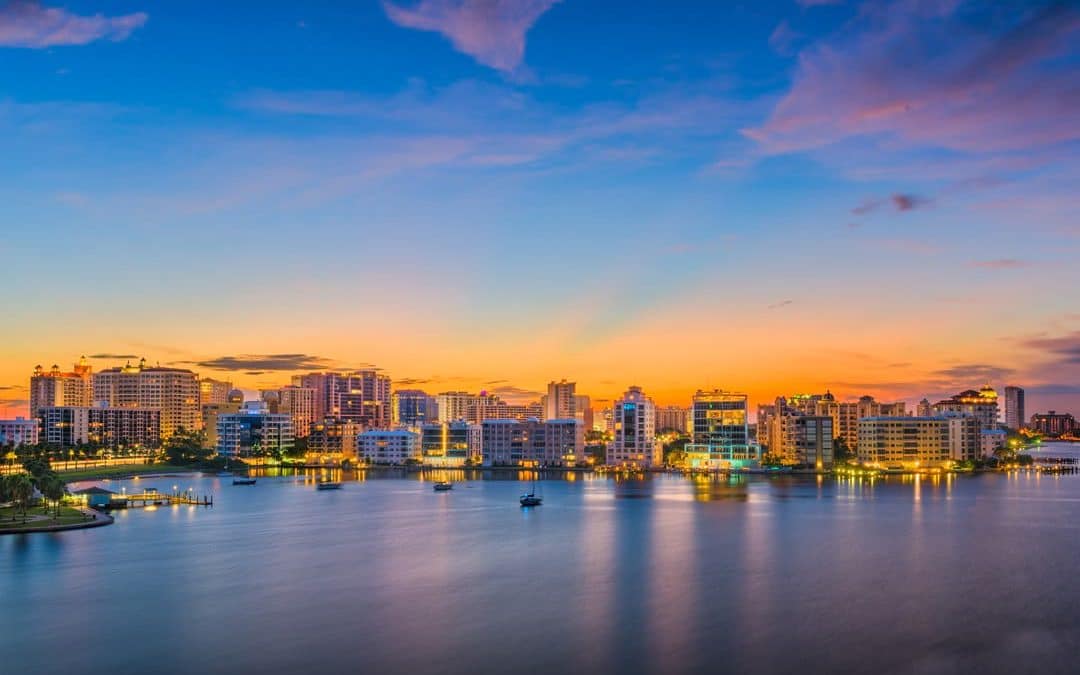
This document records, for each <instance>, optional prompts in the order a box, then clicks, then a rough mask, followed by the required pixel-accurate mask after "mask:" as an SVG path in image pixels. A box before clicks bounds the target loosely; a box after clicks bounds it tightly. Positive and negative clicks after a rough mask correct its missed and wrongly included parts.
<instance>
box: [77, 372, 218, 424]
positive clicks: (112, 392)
mask: <svg viewBox="0 0 1080 675" xmlns="http://www.w3.org/2000/svg"><path fill="white" fill-rule="evenodd" d="M93 392H94V402H95V403H94V405H95V406H106V407H109V408H152V409H157V410H160V411H161V437H162V439H167V438H169V437H170V436H172V435H173V434H174V433H176V431H177V430H178V429H181V428H182V429H187V430H188V431H195V430H198V429H201V428H202V410H201V407H200V405H199V395H200V392H199V378H198V376H197V375H196V374H195V373H193V372H191V371H190V370H186V369H183V368H164V367H161V366H147V365H146V359H141V360H140V361H139V364H138V365H136V366H133V365H131V363H130V362H129V363H127V364H126V365H124V366H123V367H118V368H109V369H106V370H103V371H101V372H99V373H95V374H94V385H93Z"/></svg>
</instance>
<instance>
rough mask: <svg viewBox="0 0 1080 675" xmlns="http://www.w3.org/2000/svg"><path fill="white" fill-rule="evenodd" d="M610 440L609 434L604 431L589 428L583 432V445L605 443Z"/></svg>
mask: <svg viewBox="0 0 1080 675" xmlns="http://www.w3.org/2000/svg"><path fill="white" fill-rule="evenodd" d="M610 440H611V434H609V433H608V432H606V431H597V430H596V429H589V430H588V431H586V432H585V445H599V444H600V443H607V442H608V441H610Z"/></svg>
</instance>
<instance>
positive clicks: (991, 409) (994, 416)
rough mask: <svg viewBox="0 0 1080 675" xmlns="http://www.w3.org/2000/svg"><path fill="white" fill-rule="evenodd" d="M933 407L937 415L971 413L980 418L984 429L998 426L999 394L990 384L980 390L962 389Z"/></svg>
mask: <svg viewBox="0 0 1080 675" xmlns="http://www.w3.org/2000/svg"><path fill="white" fill-rule="evenodd" d="M931 408H932V410H933V412H934V414H935V415H942V414H945V413H955V414H960V415H971V416H972V417H975V418H977V419H978V420H979V423H980V424H981V425H982V428H983V429H996V428H997V426H998V395H997V392H996V391H994V389H993V387H991V386H990V385H986V386H985V387H983V388H982V389H979V390H978V391H976V390H974V389H968V390H966V391H962V392H960V393H959V394H957V395H955V396H953V397H952V398H947V399H945V400H942V401H938V402H937V403H935V404H934V405H933V406H931Z"/></svg>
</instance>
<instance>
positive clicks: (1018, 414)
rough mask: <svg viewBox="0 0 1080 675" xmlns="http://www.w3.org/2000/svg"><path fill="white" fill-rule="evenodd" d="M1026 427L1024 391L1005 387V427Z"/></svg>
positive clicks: (1018, 388) (1019, 388)
mask: <svg viewBox="0 0 1080 675" xmlns="http://www.w3.org/2000/svg"><path fill="white" fill-rule="evenodd" d="M1026 425H1027V416H1026V415H1025V414H1024V390H1023V389H1022V388H1021V387H1005V426H1007V427H1009V428H1010V429H1020V428H1021V427H1024V426H1026Z"/></svg>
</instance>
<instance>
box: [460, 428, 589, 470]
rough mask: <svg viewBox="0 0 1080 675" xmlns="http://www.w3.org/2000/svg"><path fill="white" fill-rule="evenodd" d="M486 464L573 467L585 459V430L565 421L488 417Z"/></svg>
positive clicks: (483, 436) (483, 431) (485, 441)
mask: <svg viewBox="0 0 1080 675" xmlns="http://www.w3.org/2000/svg"><path fill="white" fill-rule="evenodd" d="M481 428H482V438H483V441H482V447H483V460H484V465H485V466H574V465H575V464H577V463H578V462H584V461H585V430H584V428H583V427H582V425H581V422H580V421H579V420H577V419H575V418H570V419H564V420H543V421H541V420H539V419H535V418H534V419H529V420H485V421H484V423H483V424H482V425H481Z"/></svg>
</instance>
